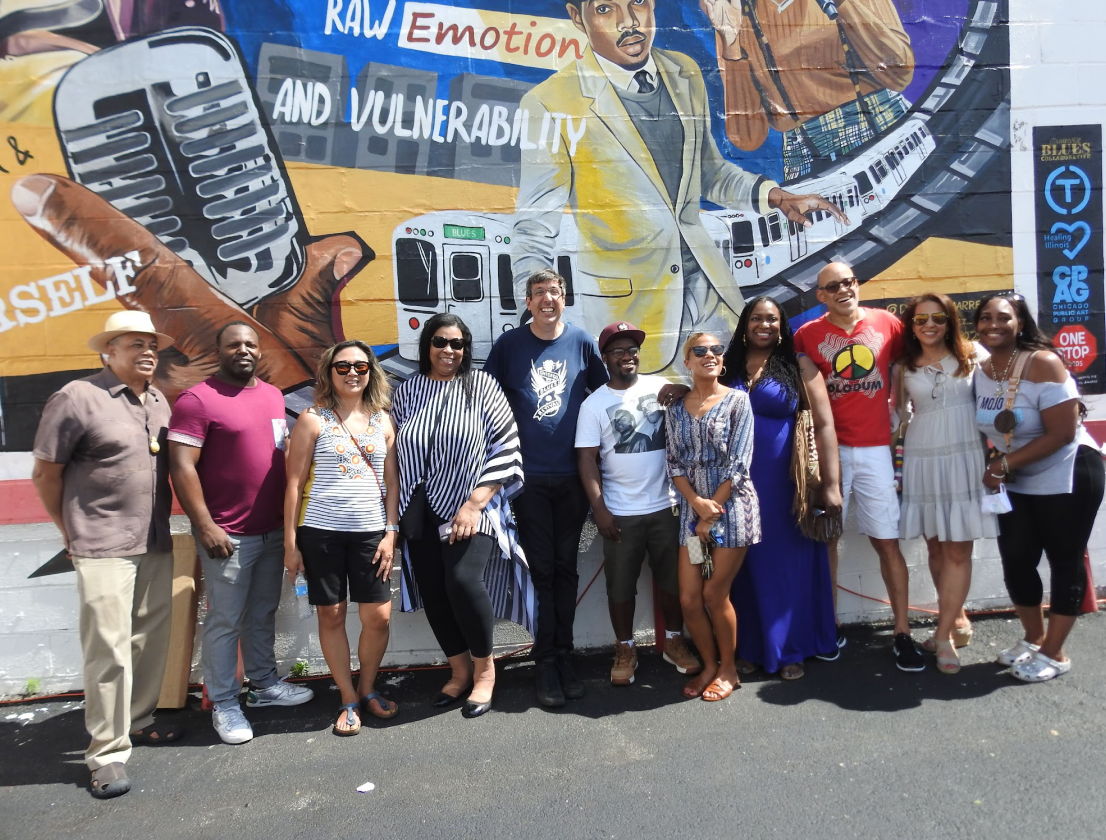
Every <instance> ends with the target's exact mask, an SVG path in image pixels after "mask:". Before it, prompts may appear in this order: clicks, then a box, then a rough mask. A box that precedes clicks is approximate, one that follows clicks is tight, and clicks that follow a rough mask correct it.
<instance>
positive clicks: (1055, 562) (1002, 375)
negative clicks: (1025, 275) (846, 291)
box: [975, 293, 1106, 682]
mask: <svg viewBox="0 0 1106 840" xmlns="http://www.w3.org/2000/svg"><path fill="white" fill-rule="evenodd" d="M975 328H976V332H978V333H979V340H980V341H981V342H982V343H983V345H984V346H985V347H986V348H987V349H988V350H989V351H990V353H991V358H990V359H989V360H988V361H987V363H986V364H983V365H980V368H979V370H978V371H977V372H976V376H975V399H976V420H977V422H978V425H979V430H980V431H981V432H983V433H984V434H985V435H987V437H988V439H989V440H990V441H991V444H992V445H993V446H994V447H995V449H996V457H993V458H992V459H991V460H990V461H989V462H988V464H987V470H986V471H985V472H984V474H983V484H984V485H985V486H986V487H987V489H988V490H992V491H997V490H998V489H999V487H1000V486H1002V485H1006V490H1007V491H1008V495H1009V499H1010V503H1011V505H1012V506H1013V509H1012V510H1011V511H1010V512H1009V513H1003V514H1000V515H999V517H998V524H999V536H998V550H999V556H1001V557H1002V571H1003V576H1004V577H1005V579H1006V589H1007V591H1008V592H1009V593H1010V600H1011V601H1013V602H1014V611H1015V612H1016V613H1017V615H1018V619H1019V620H1020V621H1021V624H1022V627H1023V629H1024V630H1025V635H1024V636H1023V638H1022V639H1021V640H1020V641H1019V642H1018V643H1017V644H1015V645H1014V646H1013V647H1010V648H1007V649H1006V650H1004V651H1002V652H1001V653H1000V654H999V655H998V661H999V662H1000V663H1002V664H1003V665H1008V666H1010V673H1011V674H1012V675H1013V676H1014V677H1016V678H1017V679H1019V680H1022V681H1023V682H1044V681H1045V680H1050V679H1052V678H1054V677H1058V676H1060V675H1061V674H1065V673H1067V672H1068V671H1069V670H1071V660H1069V659H1068V658H1067V656H1066V655H1065V654H1064V640H1065V639H1067V637H1068V634H1069V633H1070V632H1071V630H1072V628H1073V627H1074V626H1075V619H1076V616H1078V615H1079V614H1080V612H1082V604H1083V597H1084V595H1085V594H1086V591H1087V570H1086V567H1085V566H1084V563H1083V555H1084V553H1085V552H1086V550H1087V541H1088V540H1089V539H1090V535H1091V529H1092V528H1093V527H1094V520H1095V516H1096V514H1097V513H1098V507H1099V505H1100V504H1102V496H1103V487H1104V483H1106V476H1104V470H1103V466H1102V456H1101V453H1100V452H1099V449H1098V445H1097V444H1096V443H1095V442H1094V440H1093V439H1092V438H1091V436H1090V435H1089V434H1088V433H1087V431H1086V430H1085V429H1084V428H1083V424H1082V421H1081V403H1080V401H1079V389H1078V388H1077V387H1076V384H1075V380H1074V379H1072V377H1071V375H1070V374H1069V373H1068V371H1067V368H1066V367H1065V366H1064V361H1063V359H1061V358H1060V356H1059V355H1058V354H1057V353H1056V352H1055V351H1054V350H1053V349H1052V345H1051V344H1050V343H1049V341H1048V338H1047V337H1046V336H1045V335H1044V334H1043V333H1041V331H1040V329H1039V328H1038V327H1037V323H1036V321H1034V320H1033V316H1032V315H1031V314H1030V312H1029V307H1028V306H1026V303H1025V298H1023V297H1022V296H1021V295H1015V294H1011V293H1003V294H995V295H988V296H987V297H985V298H983V299H982V300H981V301H980V302H979V308H978V309H976V314H975ZM1042 552H1043V553H1044V555H1045V556H1046V557H1047V558H1048V565H1049V569H1050V570H1051V573H1052V584H1051V591H1050V601H1051V604H1050V606H1049V611H1048V626H1047V630H1046V627H1045V618H1044V611H1043V609H1042V607H1041V603H1042V601H1043V598H1044V587H1043V585H1042V583H1041V577H1040V575H1039V574H1038V573H1037V566H1038V565H1039V564H1040V562H1041V554H1042Z"/></svg>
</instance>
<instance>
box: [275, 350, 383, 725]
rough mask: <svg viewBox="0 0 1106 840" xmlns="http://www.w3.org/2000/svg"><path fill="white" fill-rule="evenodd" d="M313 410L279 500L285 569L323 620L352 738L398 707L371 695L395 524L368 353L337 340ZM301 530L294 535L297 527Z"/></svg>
mask: <svg viewBox="0 0 1106 840" xmlns="http://www.w3.org/2000/svg"><path fill="white" fill-rule="evenodd" d="M315 382H316V384H315V405H314V406H312V407H311V408H309V409H308V410H307V411H305V412H303V413H302V414H301V415H300V416H299V419H298V420H297V421H296V426H295V428H294V429H293V430H292V440H291V443H290V444H289V452H288V456H287V470H288V489H287V492H286V493H285V497H284V565H285V566H286V567H287V569H288V572H289V574H292V575H295V574H296V573H297V572H299V571H303V573H304V576H305V577H306V578H307V594H308V598H309V600H310V601H311V603H312V604H314V605H315V606H316V608H317V609H316V611H317V612H318V616H319V645H320V646H321V647H322V649H323V656H324V657H325V659H326V664H327V665H328V666H329V667H330V673H331V675H332V676H333V678H334V683H335V685H337V686H338V690H339V691H340V692H341V693H342V707H341V711H340V714H339V716H338V721H337V723H335V724H334V729H333V732H334V734H335V735H356V734H357V733H358V732H360V731H361V715H363V714H365V713H368V714H371V715H373V716H374V717H378V718H385V719H387V718H391V717H394V716H395V714H396V712H398V711H399V707H398V706H397V705H396V704H395V703H393V702H392V701H390V700H388V699H386V698H384V697H382V696H381V695H380V694H379V693H378V692H377V691H376V690H375V689H374V688H373V683H374V682H375V681H376V672H377V669H378V668H379V667H380V660H381V659H382V658H383V657H384V651H385V649H386V648H387V647H388V628H389V620H390V618H391V609H392V585H391V578H392V555H393V552H394V550H395V538H396V532H397V531H398V527H397V525H396V523H397V522H398V521H399V497H398V494H397V493H395V492H392V490H393V489H394V488H395V487H396V486H397V484H398V483H399V482H398V472H399V467H398V464H397V461H396V452H395V446H394V443H395V428H394V427H393V425H392V421H391V419H390V418H389V417H388V413H387V410H388V407H389V404H390V392H391V388H390V386H389V385H388V379H387V377H386V376H385V375H384V371H383V369H382V368H381V367H380V364H379V363H378V362H377V360H376V356H374V355H373V351H372V348H371V347H369V345H367V344H365V343H364V342H363V341H343V342H341V343H339V344H336V345H334V346H333V347H331V348H329V349H327V350H326V351H324V352H323V354H322V357H321V358H320V359H319V369H318V372H317V374H316V378H315ZM297 526H298V528H297ZM347 593H348V596H349V599H350V600H351V601H355V602H357V613H358V616H359V617H360V619H361V638H360V640H359V641H358V644H357V658H358V660H359V662H360V664H361V676H360V678H359V685H358V687H357V689H356V690H355V689H354V687H353V677H352V675H351V674H350V664H349V638H348V637H347V636H346V596H347Z"/></svg>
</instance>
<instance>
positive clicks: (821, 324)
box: [795, 308, 902, 446]
mask: <svg viewBox="0 0 1106 840" xmlns="http://www.w3.org/2000/svg"><path fill="white" fill-rule="evenodd" d="M795 349H796V350H798V351H799V352H800V353H806V355H808V356H810V358H811V360H812V361H813V362H814V363H815V364H816V365H818V369H819V370H820V371H822V376H824V377H825V380H826V390H828V391H829V396H830V406H831V408H832V410H833V424H834V426H835V427H836V428H837V440H838V442H839V443H841V444H843V445H845V446H887V445H888V444H890V443H891V418H890V413H889V410H888V407H887V404H888V400H889V399H890V396H891V387H890V383H891V372H890V368H891V363H892V362H894V361H895V360H896V359H897V358H898V357H899V356H900V355H901V354H902V322H901V321H900V320H899V319H898V318H896V317H895V316H894V315H892V314H891V313H890V312H887V311H885V310H883V309H864V308H862V309H861V310H860V321H859V323H857V325H856V327H855V328H854V329H853V331H852V332H851V333H847V332H845V331H844V330H843V329H841V328H840V327H838V326H834V325H833V324H832V323H830V320H829V318H827V317H826V316H825V315H823V316H822V317H821V318H818V319H816V320H814V321H810V322H808V323H806V324H803V325H802V326H801V327H800V328H799V331H798V332H797V333H795Z"/></svg>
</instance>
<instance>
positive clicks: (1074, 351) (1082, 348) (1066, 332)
mask: <svg viewBox="0 0 1106 840" xmlns="http://www.w3.org/2000/svg"><path fill="white" fill-rule="evenodd" d="M1052 344H1053V346H1054V347H1056V349H1057V350H1059V351H1060V355H1061V356H1063V357H1064V360H1065V361H1067V363H1068V367H1069V368H1070V369H1071V370H1072V371H1073V372H1075V373H1082V372H1083V371H1085V370H1086V369H1087V368H1089V367H1090V366H1091V362H1093V361H1094V360H1095V357H1096V356H1097V355H1098V342H1097V341H1095V337H1094V336H1093V335H1092V334H1091V331H1090V330H1088V329H1087V328H1086V327H1082V326H1078V325H1075V324H1071V325H1069V326H1066V327H1063V328H1062V329H1061V330H1060V331H1059V332H1057V333H1056V335H1055V336H1053V338H1052Z"/></svg>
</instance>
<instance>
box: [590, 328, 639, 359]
mask: <svg viewBox="0 0 1106 840" xmlns="http://www.w3.org/2000/svg"><path fill="white" fill-rule="evenodd" d="M620 335H628V336H629V337H630V338H632V339H633V340H634V341H636V342H637V344H638V347H640V346H641V345H642V344H644V343H645V332H644V331H643V330H639V329H638V328H637V327H635V326H634V325H633V324H630V323H627V322H626V321H616V322H615V323H613V324H608V325H607V326H605V327H603V332H601V333H599V352H600V353H606V352H607V343H608V342H609V341H610V340H611V339H612V338H618V336H620Z"/></svg>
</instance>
